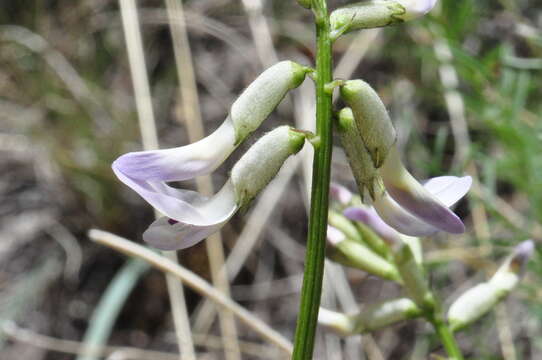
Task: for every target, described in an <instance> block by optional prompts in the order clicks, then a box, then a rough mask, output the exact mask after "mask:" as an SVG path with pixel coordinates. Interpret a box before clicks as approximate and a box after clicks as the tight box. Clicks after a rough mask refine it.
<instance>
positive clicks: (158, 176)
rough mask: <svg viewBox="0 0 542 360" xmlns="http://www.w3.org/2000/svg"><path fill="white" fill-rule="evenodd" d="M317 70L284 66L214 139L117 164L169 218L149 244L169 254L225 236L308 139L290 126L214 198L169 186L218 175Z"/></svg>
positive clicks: (259, 84)
mask: <svg viewBox="0 0 542 360" xmlns="http://www.w3.org/2000/svg"><path fill="white" fill-rule="evenodd" d="M309 71H310V69H309V68H306V67H303V66H301V65H299V64H296V63H294V62H292V61H282V62H279V63H277V64H276V65H274V66H272V67H270V68H269V69H267V70H266V71H264V72H263V73H262V74H261V75H260V76H259V77H258V78H257V79H256V80H255V81H254V82H252V83H251V84H250V85H249V86H248V87H247V88H246V89H245V91H244V92H243V93H242V94H241V95H240V96H239V98H238V99H237V100H236V101H235V102H234V103H233V105H232V106H231V109H230V113H229V116H228V117H227V118H226V120H225V121H224V122H223V123H222V125H221V126H220V127H219V128H218V129H216V130H215V131H214V132H213V133H212V134H210V135H209V136H207V137H206V138H204V139H202V140H200V141H198V142H195V143H193V144H189V145H186V146H181V147H177V148H173V149H165V150H153V151H139V152H132V153H128V154H125V155H122V156H121V157H119V158H118V159H117V160H116V161H115V162H114V163H113V166H112V167H113V171H114V172H115V174H116V175H117V177H118V178H119V179H120V180H121V181H122V182H123V183H124V184H126V185H128V186H129V187H130V188H132V189H133V190H134V191H136V192H137V193H138V194H139V195H140V196H141V197H142V198H143V199H145V200H146V201H147V202H149V203H150V204H151V205H152V206H153V207H154V208H155V209H157V210H158V211H159V212H160V213H162V214H163V215H164V216H163V217H160V218H158V219H157V220H156V221H155V222H154V223H152V224H151V225H150V227H149V228H148V230H147V231H145V233H144V234H143V239H144V240H145V241H146V242H148V243H149V244H150V245H152V246H154V247H157V248H159V249H162V250H174V249H182V248H186V247H189V246H192V245H194V244H196V243H197V242H199V241H201V240H203V239H205V238H206V237H207V236H209V235H211V234H213V233H214V232H216V231H218V230H219V229H220V228H221V227H222V226H223V225H224V224H225V223H226V222H227V221H228V220H229V219H230V218H231V217H232V216H233V215H234V214H235V212H236V211H237V210H238V209H239V208H241V207H243V206H246V205H247V204H248V202H250V200H252V199H253V198H254V197H255V196H256V195H257V194H258V192H259V191H260V190H261V189H263V188H264V187H265V186H266V185H267V183H268V182H269V181H270V180H271V179H272V178H273V177H274V176H275V174H276V173H277V172H278V170H279V169H280V167H281V165H282V163H283V162H284V161H285V160H286V158H288V156H290V155H293V154H295V153H297V152H298V151H299V150H300V149H301V147H302V146H303V143H304V140H305V136H306V134H305V133H303V132H299V131H296V130H294V129H291V128H289V127H288V126H282V127H279V128H277V129H275V130H273V131H271V132H270V133H268V134H266V135H264V136H263V137H262V138H261V139H260V140H258V141H257V142H256V143H255V144H254V145H253V146H252V147H250V148H249V150H248V151H247V152H246V153H245V154H244V155H243V156H242V157H241V159H240V160H239V161H238V162H237V163H236V165H235V166H234V167H233V169H232V171H231V176H230V180H229V181H227V182H226V184H225V185H224V186H223V187H222V189H221V190H220V191H218V193H216V194H215V195H214V196H212V197H210V198H208V197H205V196H203V195H201V194H199V193H197V192H194V191H190V190H185V189H177V188H174V187H172V186H170V185H169V184H168V182H171V181H182V180H188V179H193V178H195V177H197V176H200V175H206V174H209V173H211V172H212V171H214V170H215V169H216V168H217V167H218V166H220V164H222V162H223V161H224V160H225V159H226V158H227V157H228V156H230V154H231V153H232V152H233V151H234V150H235V149H236V148H237V146H238V145H239V144H240V143H241V142H243V141H244V140H245V139H246V138H247V137H248V136H249V135H250V134H251V133H252V132H253V131H254V130H256V129H257V128H258V127H259V126H260V124H261V123H262V122H263V121H264V120H265V119H266V118H267V117H268V116H269V114H270V113H271V112H272V111H273V109H274V108H275V107H276V106H277V105H278V104H279V103H280V102H281V100H282V99H283V98H284V96H285V95H286V93H287V92H288V91H289V90H290V89H293V88H296V87H297V86H299V85H300V84H301V83H302V82H303V80H304V79H305V75H306V74H307V72H309Z"/></svg>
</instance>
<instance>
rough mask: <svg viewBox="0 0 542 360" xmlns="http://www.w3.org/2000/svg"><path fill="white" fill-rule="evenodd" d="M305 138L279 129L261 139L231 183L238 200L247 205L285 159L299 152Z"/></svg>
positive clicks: (241, 162)
mask: <svg viewBox="0 0 542 360" xmlns="http://www.w3.org/2000/svg"><path fill="white" fill-rule="evenodd" d="M304 142H305V135H304V134H303V133H302V132H299V131H295V130H293V129H292V128H290V127H289V126H280V127H278V128H276V129H274V130H272V131H270V132H269V133H267V134H265V135H264V136H262V137H261V138H260V139H259V140H258V141H257V142H256V143H255V144H254V145H252V146H251V147H250V148H249V149H248V150H247V152H246V153H245V154H244V155H243V156H242V157H241V159H239V161H238V162H237V163H236V164H235V165H234V167H233V169H232V171H231V176H230V180H231V182H232V185H233V189H234V192H235V201H236V203H237V204H238V205H239V206H240V207H243V206H246V205H248V204H249V203H250V201H251V200H252V199H254V197H256V196H257V195H258V193H259V192H260V191H261V190H262V189H263V188H265V187H266V186H267V184H268V183H269V182H270V181H271V180H272V179H273V178H274V177H275V175H276V174H277V173H278V171H279V170H280V168H281V167H282V164H283V163H284V161H286V159H287V158H288V157H289V156H291V155H294V154H296V153H298V152H299V150H301V148H302V147H303V144H304Z"/></svg>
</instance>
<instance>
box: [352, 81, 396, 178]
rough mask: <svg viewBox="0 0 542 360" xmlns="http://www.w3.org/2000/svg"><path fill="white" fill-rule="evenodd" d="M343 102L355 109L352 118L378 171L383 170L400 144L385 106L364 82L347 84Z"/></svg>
mask: <svg viewBox="0 0 542 360" xmlns="http://www.w3.org/2000/svg"><path fill="white" fill-rule="evenodd" d="M341 98H342V99H343V100H344V102H345V103H346V104H348V106H349V107H350V108H351V111H352V115H351V116H352V117H353V119H354V122H355V123H356V126H357V131H358V132H359V136H360V137H361V139H362V141H363V144H364V145H365V148H366V149H367V151H368V152H369V155H370V157H371V159H372V161H373V165H374V167H375V168H377V169H378V168H380V167H381V166H382V165H383V164H384V161H385V160H386V157H387V156H388V153H389V151H390V149H391V148H392V147H393V146H394V145H395V142H396V140H397V134H396V133H395V129H394V127H393V124H392V122H391V119H390V117H389V115H388V111H387V110H386V107H385V106H384V103H383V102H382V100H381V99H380V97H379V96H378V94H377V93H376V91H374V89H373V88H372V87H371V86H370V85H369V84H367V83H366V82H365V81H363V80H348V81H345V82H344V85H343V86H341ZM345 114H346V113H345ZM343 116H346V115H343ZM348 116H350V115H348Z"/></svg>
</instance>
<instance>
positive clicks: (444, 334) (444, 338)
mask: <svg viewBox="0 0 542 360" xmlns="http://www.w3.org/2000/svg"><path fill="white" fill-rule="evenodd" d="M437 308H438V306H437ZM426 318H427V320H428V321H429V322H431V324H433V327H434V328H435V331H436V332H437V335H438V337H439V338H440V341H441V342H442V345H443V346H444V350H446V353H447V354H448V356H449V357H450V360H463V354H462V353H461V350H460V349H459V346H458V345H457V342H456V341H455V338H454V335H453V334H452V331H451V330H450V328H449V327H448V325H447V324H446V322H445V321H444V320H443V318H442V314H441V313H440V310H437V309H435V311H434V312H433V313H432V314H428V315H427V316H426Z"/></svg>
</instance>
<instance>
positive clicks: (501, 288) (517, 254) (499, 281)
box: [448, 240, 534, 331]
mask: <svg viewBox="0 0 542 360" xmlns="http://www.w3.org/2000/svg"><path fill="white" fill-rule="evenodd" d="M533 251H534V243H533V241H532V240H527V241H524V242H522V243H521V244H519V245H518V246H517V247H516V248H515V249H514V252H513V253H512V255H511V256H509V257H508V258H507V259H506V260H505V261H504V263H503V265H502V266H501V267H500V268H499V269H498V270H497V272H496V273H495V274H494V275H493V276H492V277H491V279H490V280H489V281H488V282H484V283H481V284H478V285H476V286H475V287H473V288H471V289H469V290H467V291H466V292H465V293H463V294H462V295H461V296H460V297H459V298H458V299H457V300H456V301H455V302H454V303H453V304H452V306H451V307H450V310H449V311H448V321H449V322H450V326H451V328H452V330H453V331H456V330H460V329H462V328H464V327H466V326H468V325H470V324H472V323H473V322H475V321H476V320H478V319H479V318H481V317H482V316H484V315H485V314H487V313H488V312H489V311H490V310H491V309H492V308H493V307H494V306H495V305H496V304H497V303H499V302H500V301H501V300H503V299H504V298H505V297H506V296H507V295H508V294H510V292H512V290H513V289H514V288H515V287H516V286H517V284H518V283H519V281H520V280H521V275H522V273H523V269H524V267H525V264H526V263H527V261H528V260H529V258H530V257H531V255H532V253H533Z"/></svg>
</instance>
